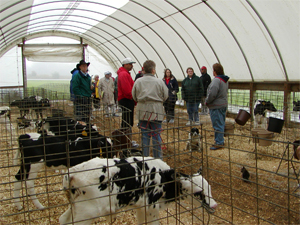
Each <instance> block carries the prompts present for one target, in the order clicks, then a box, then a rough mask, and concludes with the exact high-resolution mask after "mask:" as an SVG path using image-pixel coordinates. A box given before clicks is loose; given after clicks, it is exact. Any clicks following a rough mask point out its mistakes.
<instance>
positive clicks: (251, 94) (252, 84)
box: [249, 82, 256, 121]
mask: <svg viewBox="0 0 300 225" xmlns="http://www.w3.org/2000/svg"><path fill="white" fill-rule="evenodd" d="M249 88H250V99H249V101H250V102H249V108H250V114H251V119H252V121H253V120H254V115H253V111H254V109H253V107H254V101H255V99H254V96H255V93H256V86H255V84H254V83H253V82H251V83H250V87H249Z"/></svg>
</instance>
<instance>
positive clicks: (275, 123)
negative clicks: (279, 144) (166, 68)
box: [268, 117, 284, 134]
mask: <svg viewBox="0 0 300 225" xmlns="http://www.w3.org/2000/svg"><path fill="white" fill-rule="evenodd" d="M283 124H284V120H282V119H277V118H274V117H269V126H268V131H271V132H275V133H278V134H280V133H281V130H282V127H283Z"/></svg>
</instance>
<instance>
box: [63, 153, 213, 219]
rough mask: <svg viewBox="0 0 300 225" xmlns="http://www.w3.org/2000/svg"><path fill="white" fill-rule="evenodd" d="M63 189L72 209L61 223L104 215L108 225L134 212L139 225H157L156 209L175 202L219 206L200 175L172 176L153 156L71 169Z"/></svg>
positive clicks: (89, 163)
mask: <svg viewBox="0 0 300 225" xmlns="http://www.w3.org/2000/svg"><path fill="white" fill-rule="evenodd" d="M63 188H64V189H65V191H66V194H67V197H68V199H69V201H70V204H71V205H70V206H69V208H68V209H67V211H66V212H64V214H63V215H61V217H60V218H59V222H60V224H69V223H72V222H78V223H76V224H90V223H91V222H92V220H93V218H97V217H102V216H105V217H106V220H107V222H110V223H111V222H113V221H114V220H115V213H116V212H117V211H118V210H119V209H122V208H125V207H128V208H131V209H134V210H136V216H137V222H138V224H143V223H144V222H145V220H146V221H147V224H159V221H158V219H159V210H161V209H163V208H166V207H168V206H169V204H170V203H172V202H174V201H176V200H177V199H179V198H180V199H182V200H189V201H190V202H192V203H193V204H194V205H195V206H197V207H199V206H205V207H206V209H209V208H210V209H213V210H214V209H216V207H217V203H216V202H215V200H214V199H213V198H212V195H211V187H210V185H209V184H208V182H207V181H206V180H205V179H204V178H203V177H202V176H201V175H200V174H199V173H197V174H194V175H193V176H188V175H185V174H182V173H176V174H175V171H174V170H173V169H171V168H170V167H169V165H167V164H166V163H165V162H163V161H162V160H161V159H154V158H152V157H145V158H143V157H130V158H127V159H117V158H115V159H108V160H107V159H100V158H94V159H91V160H89V161H87V162H84V163H81V164H79V165H77V166H74V167H72V168H70V171H69V174H68V175H65V176H64V178H63ZM144 207H146V209H145V208H144ZM145 213H146V214H145Z"/></svg>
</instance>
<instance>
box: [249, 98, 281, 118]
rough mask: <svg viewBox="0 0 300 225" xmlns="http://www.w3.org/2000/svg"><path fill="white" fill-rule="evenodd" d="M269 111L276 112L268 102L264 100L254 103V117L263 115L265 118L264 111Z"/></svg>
mask: <svg viewBox="0 0 300 225" xmlns="http://www.w3.org/2000/svg"><path fill="white" fill-rule="evenodd" d="M267 110H270V111H272V112H276V111H277V109H276V108H275V106H274V104H273V103H272V102H270V101H265V100H257V101H256V102H255V108H254V115H257V114H259V115H263V116H266V111H267Z"/></svg>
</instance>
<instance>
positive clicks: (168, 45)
mask: <svg viewBox="0 0 300 225" xmlns="http://www.w3.org/2000/svg"><path fill="white" fill-rule="evenodd" d="M84 2H89V3H93V4H97V3H95V2H90V1H84ZM131 2H133V3H135V4H138V5H140V6H142V7H144V6H143V5H141V4H139V3H137V2H135V1H131ZM49 3H52V2H48V3H41V4H39V5H35V7H37V6H40V5H43V4H49ZM200 3H202V2H200ZM200 3H199V4H200ZM99 4H101V3H99ZM101 5H105V4H101ZM105 6H107V5H105ZM109 7H111V6H109ZM111 8H115V7H111ZM144 8H145V9H147V10H148V11H150V12H151V13H153V14H155V15H156V16H157V17H158V18H160V20H162V21H164V22H165V23H166V24H167V25H168V26H169V27H170V28H171V29H172V30H173V31H174V32H175V33H176V34H177V35H178V36H179V38H180V39H181V40H182V42H183V43H184V44H185V46H186V47H187V48H188V49H189V51H190V52H191V54H192V55H193V58H194V60H195V62H196V64H197V65H198V67H199V68H200V66H199V64H198V61H197V60H196V58H195V56H194V54H193V52H192V51H191V49H190V48H189V46H188V45H187V43H186V42H185V41H184V39H183V38H182V37H181V36H180V34H179V33H178V32H177V31H176V30H175V29H174V28H173V27H172V26H171V25H170V24H169V23H168V22H167V21H165V20H164V18H162V17H160V16H158V15H157V14H156V13H154V12H153V11H152V10H150V9H149V8H147V7H144ZM23 10H24V9H23ZM56 10H65V9H56ZM76 10H83V9H76ZM119 10H120V11H122V12H124V13H126V14H128V15H130V16H132V17H134V18H135V19H137V20H139V21H140V22H141V23H143V24H144V25H145V26H146V27H148V28H149V29H150V30H152V32H154V33H155V34H156V36H157V37H159V38H160V39H161V40H162V42H163V43H164V44H165V45H166V46H167V47H168V49H169V50H170V51H171V53H172V54H173V56H174V58H175V59H176V61H177V62H178V65H179V66H180V68H181V70H182V73H183V75H184V76H185V74H184V70H183V68H182V66H181V64H180V62H179V60H178V58H177V57H176V55H175V53H174V52H173V51H172V49H171V47H170V46H169V45H168V44H167V43H166V42H165V41H164V39H163V38H162V37H161V36H160V35H159V34H158V33H157V32H156V31H155V30H154V29H153V28H151V27H149V25H148V24H145V23H144V22H143V21H142V20H140V19H139V18H137V17H135V16H133V15H132V14H129V13H128V12H126V11H124V10H121V9H119ZM177 10H178V9H177ZM45 11H49V10H43V11H38V12H35V13H34V14H36V13H41V12H45ZM85 11H90V10H85ZM91 12H94V11H91ZM178 12H180V10H178ZM178 12H176V13H178ZM95 13H98V12H95ZM100 14H102V15H105V14H103V13H100ZM25 16H28V15H25ZM25 16H23V17H25ZM73 16H74V15H73ZM105 16H107V15H105ZM109 17H110V18H113V19H115V20H117V21H118V22H121V21H120V20H118V19H116V18H114V17H112V16H109ZM21 18H22V17H21ZM18 19H20V18H18ZM18 19H17V20H18ZM155 22H156V21H155ZM121 23H123V22H121ZM123 24H124V23H123ZM125 25H127V24H125ZM127 26H128V25H127ZM128 27H130V26H128ZM113 28H114V29H116V28H115V27H113ZM130 28H131V30H132V31H136V32H137V30H135V29H133V28H132V27H130ZM116 30H117V31H119V30H118V29H116ZM119 32H120V31H119ZM120 33H122V32H120ZM137 33H138V32H137ZM138 34H139V33H138ZM123 35H124V36H126V37H127V38H128V39H130V38H129V37H128V36H127V35H126V34H124V33H123ZM139 35H140V34H139ZM140 36H141V37H143V36H142V35H140ZM143 39H144V40H145V41H146V42H147V43H148V44H149V45H150V46H151V47H152V49H153V50H154V51H155V52H156V53H157V55H158V57H159V58H160V60H161V62H162V63H163V65H164V67H166V65H165V62H164V60H163V59H162V58H161V57H160V55H159V54H158V52H157V51H156V49H155V48H154V47H153V46H152V45H151V44H150V43H149V42H148V40H146V39H145V38H144V37H143ZM130 40H131V39H130ZM131 41H132V40H131ZM132 43H134V44H135V42H133V41H132ZM135 45H136V44H135ZM136 46H137V45H136ZM137 47H138V48H139V46H137ZM127 49H128V48H127ZM139 49H140V48H139ZM128 50H129V49H128ZM140 50H141V49H140ZM129 51H130V50H129ZM141 51H142V50H141ZM130 52H131V51H130ZM131 53H132V52H131ZM132 55H134V54H133V53H132ZM144 55H145V53H144Z"/></svg>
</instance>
